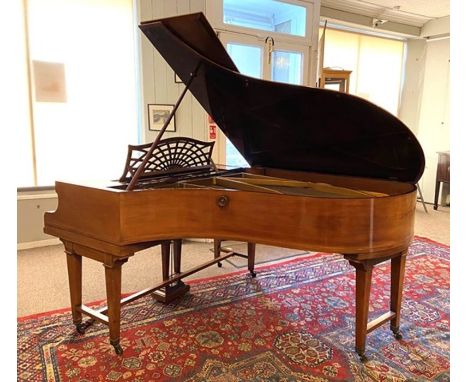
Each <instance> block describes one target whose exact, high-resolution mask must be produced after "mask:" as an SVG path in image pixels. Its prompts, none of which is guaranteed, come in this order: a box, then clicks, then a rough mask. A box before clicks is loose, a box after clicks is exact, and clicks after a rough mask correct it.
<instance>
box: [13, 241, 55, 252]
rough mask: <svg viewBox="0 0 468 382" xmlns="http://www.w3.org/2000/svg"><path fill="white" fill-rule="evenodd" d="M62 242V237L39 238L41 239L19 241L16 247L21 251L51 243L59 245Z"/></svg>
mask: <svg viewBox="0 0 468 382" xmlns="http://www.w3.org/2000/svg"><path fill="white" fill-rule="evenodd" d="M60 243H61V241H60V239H47V240H39V241H29V242H27V243H17V244H16V249H17V250H18V251H21V250H23V249H31V248H39V247H47V246H49V245H58V244H60Z"/></svg>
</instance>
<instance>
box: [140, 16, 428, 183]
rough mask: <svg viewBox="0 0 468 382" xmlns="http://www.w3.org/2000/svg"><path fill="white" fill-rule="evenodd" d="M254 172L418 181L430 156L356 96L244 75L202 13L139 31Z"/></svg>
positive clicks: (401, 128)
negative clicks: (276, 170)
mask: <svg viewBox="0 0 468 382" xmlns="http://www.w3.org/2000/svg"><path fill="white" fill-rule="evenodd" d="M140 29H141V30H142V32H143V33H144V34H145V35H146V36H147V37H148V39H149V40H150V41H151V43H152V44H153V45H154V47H155V48H156V49H157V50H158V51H159V53H160V54H161V55H162V56H163V58H164V59H165V60H166V61H167V63H168V64H169V65H170V66H171V67H172V69H173V70H174V71H175V72H176V74H177V75H178V76H179V77H180V78H181V80H182V81H183V82H184V83H185V84H187V83H188V81H189V79H190V76H191V73H195V75H196V77H195V78H194V80H193V81H192V84H191V85H190V91H191V93H192V94H193V95H194V96H195V98H196V99H197V100H198V101H199V102H200V104H201V105H202V106H203V108H204V109H205V110H206V111H207V112H208V114H210V115H211V116H212V117H213V119H214V120H215V121H216V123H217V124H218V126H219V127H220V128H221V129H222V131H223V132H224V134H226V136H227V137H228V138H229V139H230V140H231V142H232V143H233V144H234V146H235V147H236V148H237V149H238V150H239V152H240V153H241V154H242V155H243V157H244V158H245V159H246V160H247V162H248V163H249V164H250V165H251V166H265V167H273V168H281V169H288V170H302V171H313V172H321V173H329V174H338V175H352V176H363V177H372V178H382V179H392V180H399V181H402V182H409V183H416V182H417V181H418V180H419V178H420V177H421V175H422V173H423V171H424V164H425V160H424V153H423V150H422V148H421V146H420V144H419V142H418V141H417V139H416V137H415V136H414V135H413V133H412V132H411V131H410V130H409V129H408V128H407V127H406V126H405V125H404V124H403V123H402V122H401V121H400V120H399V119H398V118H396V117H394V116H393V115H392V114H390V113H388V112H387V111H385V110H383V109H381V108H380V107H378V106H376V105H374V104H372V103H370V102H368V101H366V100H364V99H362V98H359V97H356V96H352V95H349V94H344V93H339V92H336V91H332V90H326V89H319V88H310V87H305V86H297V85H289V84H284V83H278V82H272V81H266V80H260V79H256V78H252V77H248V76H245V75H243V74H240V73H239V71H238V69H237V68H236V66H235V64H234V63H233V61H232V60H231V58H230V57H229V55H228V53H227V52H226V50H225V49H224V47H223V45H222V43H221V42H220V41H219V39H218V38H217V36H216V33H215V32H214V30H213V29H212V28H211V26H210V25H209V23H208V21H207V20H206V18H205V16H204V15H203V14H202V13H195V14H189V15H184V16H177V17H171V18H165V19H160V20H154V21H148V22H145V23H142V24H141V25H140Z"/></svg>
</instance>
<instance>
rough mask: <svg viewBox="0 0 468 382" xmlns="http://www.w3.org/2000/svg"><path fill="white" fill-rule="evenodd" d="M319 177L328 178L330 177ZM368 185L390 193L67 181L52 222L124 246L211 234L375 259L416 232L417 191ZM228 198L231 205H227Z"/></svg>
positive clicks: (58, 230)
mask: <svg viewBox="0 0 468 382" xmlns="http://www.w3.org/2000/svg"><path fill="white" fill-rule="evenodd" d="M281 173H282V174H283V175H286V173H287V174H289V175H293V174H294V172H292V171H286V172H284V171H282V172H281ZM295 175H296V176H297V177H299V178H300V177H301V176H300V175H301V174H300V173H299V174H295ZM308 178H309V179H307V180H308V181H311V180H312V179H311V178H313V177H312V176H310V174H309V177H308ZM317 178H318V179H319V180H320V181H321V179H322V176H317ZM338 178H341V179H340V181H339V183H340V184H338V186H342V187H343V186H346V185H347V184H350V188H353V185H354V183H355V181H356V180H355V179H353V178H352V177H349V178H347V179H343V178H344V177H339V176H337V177H335V180H336V179H338ZM286 179H287V178H286ZM328 180H333V179H332V178H331V177H328ZM329 183H330V182H329ZM332 184H333V183H332ZM335 185H336V184H335ZM367 185H369V188H371V190H372V191H375V192H380V193H385V194H388V196H385V197H368V196H367V197H366V196H363V197H360V198H354V197H353V198H346V197H337V198H330V197H324V198H318V197H310V196H297V195H276V194H270V193H264V192H248V191H239V190H236V189H233V188H230V189H226V188H217V187H206V188H182V187H180V188H178V187H167V188H160V189H154V190H147V189H145V190H138V191H135V192H123V191H122V190H119V189H113V188H108V187H107V188H106V187H103V188H91V187H86V186H81V185H76V184H70V183H60V182H59V183H57V185H56V192H57V193H58V195H59V200H60V201H61V202H60V203H59V207H58V209H57V211H56V212H55V213H54V214H46V216H45V224H46V230H47V231H48V232H50V233H52V234H56V235H57V234H58V235H59V237H65V236H66V237H69V236H70V235H73V234H80V235H81V236H83V237H84V238H86V239H87V238H92V239H95V240H98V241H101V242H104V243H113V244H115V245H117V246H125V245H131V244H138V243H144V242H148V241H154V240H170V239H172V238H174V237H191V238H207V237H208V238H210V237H211V238H216V239H229V240H240V241H247V242H252V243H262V244H269V245H274V246H280V247H290V248H296V249H303V250H312V251H324V252H335V253H360V254H367V255H371V256H373V257H378V256H383V255H385V254H386V252H387V251H392V250H395V249H398V250H401V249H404V248H405V247H407V246H408V245H409V243H410V241H411V238H412V235H413V223H414V208H415V200H416V197H415V195H416V187H415V186H414V185H411V184H405V183H400V182H392V181H378V182H372V181H367V182H366V184H360V188H359V189H362V187H363V186H367ZM366 189H367V188H366ZM396 191H398V192H399V193H396ZM223 198H224V199H225V200H226V201H227V203H226V205H224V206H220V205H219V201H220V200H221V199H223ZM67 200H68V201H70V202H69V203H67V202H66V201H67ZM72 200H73V202H71V201H72ZM269 217H272V218H271V219H270V218H269ZM247 221H248V222H249V225H248V227H246V224H245V222H247ZM70 224H73V227H71V226H70ZM60 235H61V236H60ZM75 240H79V238H75Z"/></svg>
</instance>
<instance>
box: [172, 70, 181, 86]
mask: <svg viewBox="0 0 468 382" xmlns="http://www.w3.org/2000/svg"><path fill="white" fill-rule="evenodd" d="M174 82H175V83H176V84H183V81H182V80H181V79H180V78H179V76H178V75H177V73H176V72H174Z"/></svg>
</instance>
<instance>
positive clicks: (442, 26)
mask: <svg viewBox="0 0 468 382" xmlns="http://www.w3.org/2000/svg"><path fill="white" fill-rule="evenodd" d="M446 36H450V16H445V17H441V18H438V19H435V20H431V21H428V22H427V23H426V24H424V25H423V27H422V30H421V37H424V38H428V39H431V38H438V37H446Z"/></svg>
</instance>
